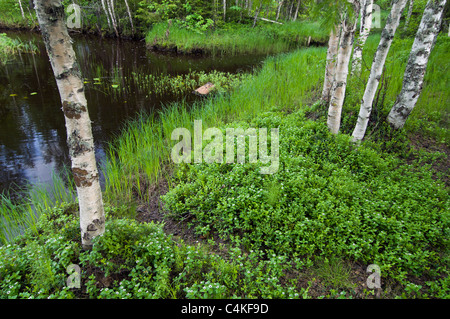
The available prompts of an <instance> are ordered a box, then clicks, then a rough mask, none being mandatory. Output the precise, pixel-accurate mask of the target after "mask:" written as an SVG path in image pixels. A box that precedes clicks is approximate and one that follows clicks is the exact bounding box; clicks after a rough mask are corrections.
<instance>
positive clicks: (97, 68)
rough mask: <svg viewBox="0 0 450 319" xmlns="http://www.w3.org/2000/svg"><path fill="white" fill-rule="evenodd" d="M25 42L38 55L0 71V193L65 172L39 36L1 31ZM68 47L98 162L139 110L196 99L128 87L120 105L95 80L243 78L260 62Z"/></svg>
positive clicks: (80, 42) (59, 123) (123, 46)
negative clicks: (201, 75)
mask: <svg viewBox="0 0 450 319" xmlns="http://www.w3.org/2000/svg"><path fill="white" fill-rule="evenodd" d="M2 32H5V33H7V35H8V36H10V37H12V38H20V39H21V40H22V41H25V42H29V41H32V42H33V43H34V44H35V45H37V47H38V48H39V52H38V53H34V54H31V53H29V54H21V55H20V56H19V57H17V58H16V59H14V60H13V61H11V62H8V63H7V64H6V65H4V66H0V193H1V192H5V191H7V190H10V191H12V190H14V189H15V187H21V186H24V185H27V184H31V185H33V184H38V183H41V184H51V181H52V178H51V176H52V173H53V172H56V173H57V172H59V171H60V170H61V169H63V167H64V166H65V165H66V166H68V165H70V159H69V157H68V151H67V146H66V130H65V125H64V116H63V113H62V111H61V102H60V97H59V92H58V90H57V87H56V82H55V79H54V76H53V72H52V69H51V66H50V62H49V60H48V57H47V54H46V51H45V47H44V44H43V42H42V39H41V37H40V34H38V33H32V32H17V31H14V32H13V31H2ZM72 38H73V41H74V42H73V46H74V49H75V52H76V55H77V59H78V61H79V64H80V67H81V70H82V75H83V77H84V78H85V81H86V90H85V92H86V98H87V101H88V108H89V115H90V117H91V121H92V130H93V135H94V140H95V145H96V156H97V160H98V161H99V162H100V161H101V160H102V159H103V158H104V157H105V148H106V146H107V143H108V142H110V141H111V140H112V139H113V138H114V136H115V135H117V134H118V133H119V132H120V129H121V128H122V127H123V124H124V123H125V122H126V121H127V120H128V119H131V118H133V117H135V116H137V114H139V113H140V112H141V111H143V110H144V111H146V112H154V111H155V110H157V109H158V108H160V107H161V104H162V103H163V104H167V103H169V102H171V101H176V100H179V99H186V100H188V101H193V100H194V99H197V98H198V97H196V96H194V95H193V94H191V93H186V95H185V96H180V95H174V94H170V93H167V94H164V95H155V94H151V93H149V92H145V91H142V90H139V89H137V88H134V87H129V88H127V91H126V92H125V93H124V94H123V95H122V96H121V98H120V99H118V98H117V97H113V96H111V94H110V93H107V92H104V91H103V90H101V89H99V86H96V85H94V82H95V80H94V79H95V78H97V79H98V78H99V77H100V76H101V77H102V78H105V77H106V78H107V77H115V78H116V79H118V80H119V81H120V79H121V78H123V77H132V76H134V75H135V74H153V75H154V76H161V75H171V76H174V75H181V74H187V73H189V72H190V71H205V72H209V71H211V70H218V71H224V72H230V73H237V72H248V71H251V70H252V69H253V68H254V67H256V66H258V65H259V64H260V63H261V61H263V60H264V57H263V56H253V55H248V56H233V57H215V58H212V57H201V58H198V57H186V56H170V55H161V54H156V53H152V52H150V51H148V50H147V49H146V47H145V43H144V42H143V41H123V40H121V41H117V40H114V39H102V38H100V37H97V36H86V35H73V36H72Z"/></svg>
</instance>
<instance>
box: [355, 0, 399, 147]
mask: <svg viewBox="0 0 450 319" xmlns="http://www.w3.org/2000/svg"><path fill="white" fill-rule="evenodd" d="M406 2H407V0H393V1H392V9H391V12H390V14H389V16H388V18H387V21H386V26H385V27H384V29H383V31H382V32H381V40H380V43H379V45H378V49H377V52H376V53H375V57H374V60H373V63H372V68H371V70H370V76H369V80H368V81H367V85H366V89H365V92H364V96H363V99H362V101H361V107H360V110H359V115H358V120H357V122H356V126H355V129H354V130H353V134H352V136H353V141H355V142H356V141H361V140H362V139H363V138H364V135H365V134H366V129H367V124H368V123H369V118H370V113H371V112H372V104H373V99H374V97H375V94H376V92H377V89H378V84H379V82H380V79H381V74H382V72H383V68H384V64H385V62H386V57H387V55H388V52H389V48H390V47H391V44H392V40H393V39H394V35H395V32H396V30H397V27H398V25H399V23H400V17H401V15H402V11H403V9H404V8H405V6H406Z"/></svg>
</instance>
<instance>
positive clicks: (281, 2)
mask: <svg viewBox="0 0 450 319" xmlns="http://www.w3.org/2000/svg"><path fill="white" fill-rule="evenodd" d="M283 2H284V0H281V1H280V2H279V3H278V9H277V17H276V18H275V21H278V19H279V18H280V11H281V7H282V6H283Z"/></svg>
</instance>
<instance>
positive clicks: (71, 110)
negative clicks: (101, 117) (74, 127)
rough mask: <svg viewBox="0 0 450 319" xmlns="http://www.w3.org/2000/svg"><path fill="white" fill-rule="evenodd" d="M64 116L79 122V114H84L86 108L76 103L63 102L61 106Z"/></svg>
mask: <svg viewBox="0 0 450 319" xmlns="http://www.w3.org/2000/svg"><path fill="white" fill-rule="evenodd" d="M62 107H63V112H64V115H65V116H66V117H67V118H69V119H76V120H79V119H80V118H81V114H82V113H84V112H86V111H87V110H86V107H85V106H84V105H81V104H78V103H72V102H68V101H64V102H63V104H62Z"/></svg>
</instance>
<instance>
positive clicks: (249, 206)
mask: <svg viewBox="0 0 450 319" xmlns="http://www.w3.org/2000/svg"><path fill="white" fill-rule="evenodd" d="M70 2H71V1H70ZM76 2H77V3H79V4H80V5H82V6H88V5H89V6H92V7H95V6H97V7H96V10H91V11H89V10H86V11H83V12H84V13H83V26H84V29H85V30H88V31H89V30H90V31H95V32H99V33H103V34H105V33H108V34H112V30H111V29H110V28H109V27H108V26H107V22H106V17H105V16H103V15H102V14H97V13H98V12H101V10H102V9H101V6H100V4H99V3H100V2H99V1H76ZM128 2H129V4H130V7H131V10H132V12H133V13H134V16H135V22H136V28H137V30H138V31H139V32H141V33H142V35H144V34H145V35H146V36H147V37H146V41H147V43H148V44H149V45H154V44H158V45H161V46H163V47H173V46H177V47H178V49H179V50H181V51H185V52H189V51H192V50H196V49H201V50H204V51H207V52H210V53H212V54H225V53H226V54H234V53H247V52H260V53H279V52H283V51H288V50H292V49H294V48H297V47H300V46H303V45H304V44H305V43H306V42H307V41H309V37H310V36H311V37H312V41H314V42H324V41H326V38H327V33H328V32H327V30H326V29H321V28H319V27H318V25H319V24H318V22H311V21H308V20H307V19H306V18H308V17H309V16H308V15H307V14H306V13H305V12H301V13H300V16H301V17H302V18H303V19H302V21H300V22H299V21H297V22H290V23H285V24H283V25H282V26H280V25H272V24H258V26H257V27H255V28H253V27H251V24H252V19H251V17H248V16H247V14H243V13H244V12H243V10H242V8H241V7H239V6H236V7H234V6H231V5H230V7H229V8H228V10H227V11H226V14H227V17H228V18H226V19H224V20H225V21H223V20H222V18H221V14H222V13H221V12H220V6H219V5H220V3H219V4H218V5H217V6H216V7H214V6H213V5H212V2H211V1H208V2H207V1H200V0H198V1H191V2H187V1H179V0H161V1H151V2H150V1H138V0H129V1H128ZM65 3H66V4H67V3H68V1H65ZM229 3H230V4H231V1H229ZM260 3H262V4H264V5H265V10H263V12H265V13H267V15H266V16H267V17H268V18H271V19H274V15H275V14H276V10H274V7H273V5H269V4H268V3H266V2H258V1H255V3H254V4H255V6H254V7H253V8H250V9H251V10H250V12H251V14H253V13H254V9H255V7H258V5H259V4H260ZM377 3H379V4H380V6H381V7H382V9H383V10H387V9H388V8H389V1H384V0H383V1H378V2H377ZM415 3H416V4H417V6H415V9H414V10H415V11H414V14H413V17H412V19H411V21H410V24H409V26H408V28H406V29H405V30H401V29H402V25H401V26H400V28H399V36H398V37H396V38H395V40H394V43H393V46H392V49H391V50H390V53H389V56H388V59H387V63H386V68H385V72H384V75H383V78H382V79H381V82H380V88H379V91H378V93H377V98H376V100H375V104H374V109H373V112H372V117H371V121H370V124H369V128H368V134H367V138H366V141H365V142H364V143H363V144H362V145H355V144H353V143H352V142H351V141H350V136H349V135H348V134H349V133H351V131H352V129H353V127H354V125H355V122H356V116H357V114H358V110H359V106H360V102H361V97H362V94H363V92H364V85H365V83H366V82H367V77H368V75H369V67H370V65H371V62H372V59H373V56H374V52H375V50H376V47H377V45H378V42H379V35H377V34H375V35H371V36H370V38H369V39H368V41H367V43H366V47H365V49H364V63H363V72H362V74H361V76H360V77H356V76H353V77H351V78H350V79H349V82H348V87H347V95H346V101H345V105H344V113H343V116H342V127H341V132H342V134H339V135H332V134H330V133H329V131H328V129H327V126H326V110H325V109H324V108H321V107H320V104H319V103H316V101H317V100H318V98H319V95H320V93H321V89H322V82H323V76H324V68H325V63H326V62H325V57H326V49H325V48H321V47H319V48H307V49H302V50H298V51H295V52H292V53H289V54H282V55H279V56H276V57H269V58H267V60H266V61H265V62H264V65H263V66H262V68H261V70H259V71H258V73H257V74H255V75H252V76H250V75H249V76H242V77H240V76H236V77H232V79H231V80H230V79H229V76H227V75H225V74H219V73H211V74H199V73H196V74H194V73H192V74H190V75H186V76H180V77H177V78H169V77H160V78H154V77H152V76H149V75H146V74H133V78H124V79H117V80H120V81H117V82H114V81H113V82H111V83H109V82H106V81H103V80H101V75H99V77H98V78H94V79H92V80H93V83H92V85H98V86H99V87H102V89H103V90H105V91H107V92H109V93H110V94H118V95H120V93H121V92H125V91H126V89H127V86H128V85H131V83H132V82H133V81H134V82H133V83H132V84H133V85H134V86H138V87H139V89H140V90H144V91H148V92H149V93H150V92H152V91H153V92H156V91H157V90H158V88H162V87H166V88H170V89H172V90H180V92H183V91H184V90H191V89H192V88H193V87H195V86H196V85H198V84H199V83H200V82H199V79H201V81H206V80H210V79H212V80H213V81H214V82H215V83H218V90H217V92H216V93H217V94H214V95H213V96H212V97H211V98H209V99H207V100H204V101H201V102H197V103H195V104H194V105H187V104H186V103H184V102H179V103H176V104H172V105H170V106H167V107H166V108H164V109H163V110H162V111H161V112H160V113H159V114H151V115H142V116H140V117H139V118H138V119H136V120H135V121H132V122H130V123H128V125H127V126H126V128H125V129H124V130H123V133H122V134H121V136H119V137H118V139H117V140H116V141H115V143H114V144H113V145H112V146H111V149H110V153H109V155H110V156H109V159H108V161H107V163H106V164H105V166H104V167H103V171H104V173H105V178H106V185H105V191H104V199H105V203H106V208H105V209H106V216H107V224H106V232H105V234H104V235H103V236H101V237H98V238H96V239H95V244H94V247H93V250H92V251H90V252H83V251H82V250H81V243H80V238H79V236H80V235H79V219H78V216H77V208H78V207H77V205H76V204H74V201H73V199H72V196H71V195H70V194H68V193H67V192H66V191H63V188H62V187H61V188H59V189H58V188H55V191H54V192H53V194H51V195H52V196H50V194H48V193H45V192H41V193H39V191H38V192H37V193H36V197H35V198H30V199H28V200H24V202H23V203H19V204H16V203H13V202H12V201H10V200H9V199H8V198H7V197H2V198H1V200H2V201H1V204H0V215H1V216H2V220H1V222H2V225H3V227H4V228H5V229H11V228H10V227H9V226H10V225H11V224H14V223H17V221H19V220H21V216H22V217H23V215H25V216H26V220H25V221H21V223H20V224H18V226H19V227H18V229H16V231H17V232H19V231H23V229H24V228H27V230H25V231H24V232H25V234H23V235H19V236H17V233H16V232H12V233H6V232H3V231H2V237H1V238H0V239H1V241H2V242H3V243H4V245H3V246H0V298H255V297H256V298H308V297H316V298H317V297H319V298H321V297H327V298H342V297H347V298H355V297H356V298H365V297H370V294H371V292H369V291H363V292H361V291H360V290H358V288H361V287H359V286H361V285H359V286H358V284H357V283H356V282H355V281H356V280H357V278H356V279H355V278H354V277H352V276H353V275H354V273H351V271H350V268H351V267H350V266H349V265H355V264H357V265H363V266H362V268H363V271H365V269H366V267H367V265H368V264H377V265H379V266H380V267H381V273H382V284H383V288H384V289H383V292H382V294H383V295H382V296H383V297H400V298H402V297H403V298H413V297H419V298H428V297H434V298H449V296H450V290H449V289H450V288H449V279H448V272H449V270H448V266H449V255H448V253H449V235H450V231H449V230H450V228H449V226H450V225H449V223H450V219H449V217H450V216H449V200H448V186H447V185H446V182H445V181H444V178H446V175H445V174H446V171H444V172H443V173H440V172H438V171H436V170H435V167H436V166H435V164H436V163H437V162H438V161H442V159H443V158H444V159H445V157H446V154H445V153H443V152H427V151H425V150H422V149H415V148H414V147H412V146H411V144H410V139H411V138H413V137H414V138H418V139H419V140H420V139H426V140H431V141H433V143H434V145H435V146H436V148H438V147H442V148H443V149H444V150H445V147H448V146H449V143H450V140H449V135H448V106H449V105H450V103H449V101H450V97H449V92H450V90H449V89H450V88H449V81H448V62H447V61H448V59H449V52H450V50H449V49H450V48H449V46H450V41H449V39H448V38H447V37H445V36H441V37H439V39H438V41H437V43H436V46H435V48H434V51H433V53H432V55H431V58H430V63H429V68H428V70H427V74H426V77H425V83H424V90H423V92H422V95H421V98H420V100H419V102H418V104H417V106H416V108H415V110H414V112H413V113H412V114H411V116H410V118H409V119H408V121H407V124H406V126H405V128H404V130H403V131H400V132H393V131H392V130H391V129H390V127H389V126H388V125H386V123H385V121H384V119H385V118H386V115H387V112H388V111H389V110H390V108H391V107H392V105H393V103H394V102H395V99H396V96H397V94H398V92H399V91H400V88H401V85H402V80H403V73H404V69H405V66H406V62H407V59H408V55H409V52H410V49H411V45H412V41H413V39H412V38H411V36H412V35H414V33H415V30H416V29H417V26H418V23H419V21H420V14H419V13H420V12H421V10H423V6H424V3H425V1H416V2H415ZM216 4H217V2H216ZM308 5H309V2H308V1H305V2H304V7H302V8H303V9H305V8H307V6H308ZM25 8H26V7H25ZM275 8H276V7H275ZM421 8H422V9H421ZM3 9H4V10H5V12H9V14H7V15H4V16H2V18H1V19H0V22H1V23H2V24H6V25H10V26H11V25H15V24H16V25H17V26H33V25H34V23H35V22H33V21H34V20H33V18H32V17H33V14H32V12H30V14H29V15H27V16H30V20H28V18H27V20H26V21H23V19H22V18H21V14H20V11H18V10H19V9H18V4H17V1H11V0H7V1H2V2H1V4H0V10H3ZM252 10H253V11H252ZM116 11H117V12H116V13H117V15H118V17H119V28H120V32H121V34H122V35H130V34H131V26H130V24H129V21H128V17H127V13H126V8H125V7H124V4H123V3H119V2H117V7H116ZM287 11H288V10H286V11H283V14H282V15H281V16H282V17H283V19H285V20H289V19H290V17H289V14H288V12H287ZM26 12H28V11H26ZM96 12H97V13H96ZM383 17H384V18H385V17H386V12H385V11H384V12H383ZM168 19H172V20H173V21H172V23H173V24H172V26H171V27H170V29H169V31H170V34H169V35H166V31H167V26H168V24H167V20H168ZM305 21H306V22H305ZM284 22H286V21H284ZM402 23H404V21H402ZM259 25H262V27H259ZM1 39H2V38H0V40H1ZM8 43H9V42H8ZM8 46H9V44H8ZM0 47H1V42H0ZM208 76H209V77H208ZM225 77H227V78H228V79H225ZM88 81H91V79H87V82H88ZM86 84H89V85H90V84H91V83H86ZM230 87H232V88H233V91H229V90H228V89H229V88H230ZM225 89H226V90H225ZM197 119H201V120H202V122H203V129H206V128H208V127H217V128H220V129H221V130H222V131H223V132H225V129H226V128H227V127H240V128H244V129H245V128H249V127H254V128H258V127H263V128H279V129H280V139H279V140H280V167H279V170H278V172H277V173H276V174H274V175H261V174H260V173H259V167H261V166H262V165H263V164H261V163H258V164H249V163H247V164H236V165H230V164H183V165H179V166H175V165H173V163H171V162H170V160H169V157H170V152H171V148H172V146H173V144H174V142H173V141H171V140H170V136H171V132H172V131H173V129H175V128H180V127H184V128H187V129H189V130H190V131H191V132H192V125H193V121H194V120H197ZM247 151H248V148H247ZM444 163H445V162H444ZM164 179H166V180H167V182H168V183H169V186H170V189H169V191H168V192H167V194H166V195H164V196H163V197H162V200H163V202H164V209H165V211H166V213H167V214H166V217H167V218H175V219H178V220H180V221H186V220H187V221H189V225H190V226H191V227H192V229H193V230H194V232H195V234H196V235H197V236H202V237H203V238H207V239H206V240H205V241H204V242H203V243H202V244H198V245H189V244H187V243H185V242H183V241H181V240H180V239H177V238H175V237H172V236H170V235H167V234H166V233H165V231H164V230H163V225H162V224H154V223H139V222H137V221H136V219H135V214H136V208H135V206H136V205H137V203H139V204H142V203H143V204H147V203H148V201H149V200H150V199H151V198H150V196H151V192H150V190H151V187H152V186H153V185H154V184H155V183H158V182H160V181H161V180H164ZM58 183H59V184H58ZM58 183H56V185H60V186H61V184H62V182H61V181H59V182H58ZM69 189H71V190H72V191H73V189H74V188H73V185H72V186H71V187H69ZM50 197H52V199H50ZM36 213H37V214H38V215H39V219H37V218H35V217H36V216H35V214H36ZM22 228H23V229H22ZM14 236H17V237H16V238H14V239H12V238H11V237H14ZM217 238H220V239H221V240H222V242H224V243H226V244H218V243H217V241H215V240H214V239H217ZM71 264H77V265H80V267H81V269H82V274H81V282H82V289H81V290H71V289H69V288H68V287H67V282H66V280H67V278H68V276H69V274H68V272H67V267H68V266H69V265H71ZM365 279H366V277H364V280H365ZM313 284H314V285H313ZM363 284H364V283H363ZM317 285H319V287H320V288H316V290H315V291H314V292H313V291H312V290H313V289H312V287H313V286H315V287H317ZM388 288H389V289H391V290H389V289H388Z"/></svg>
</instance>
